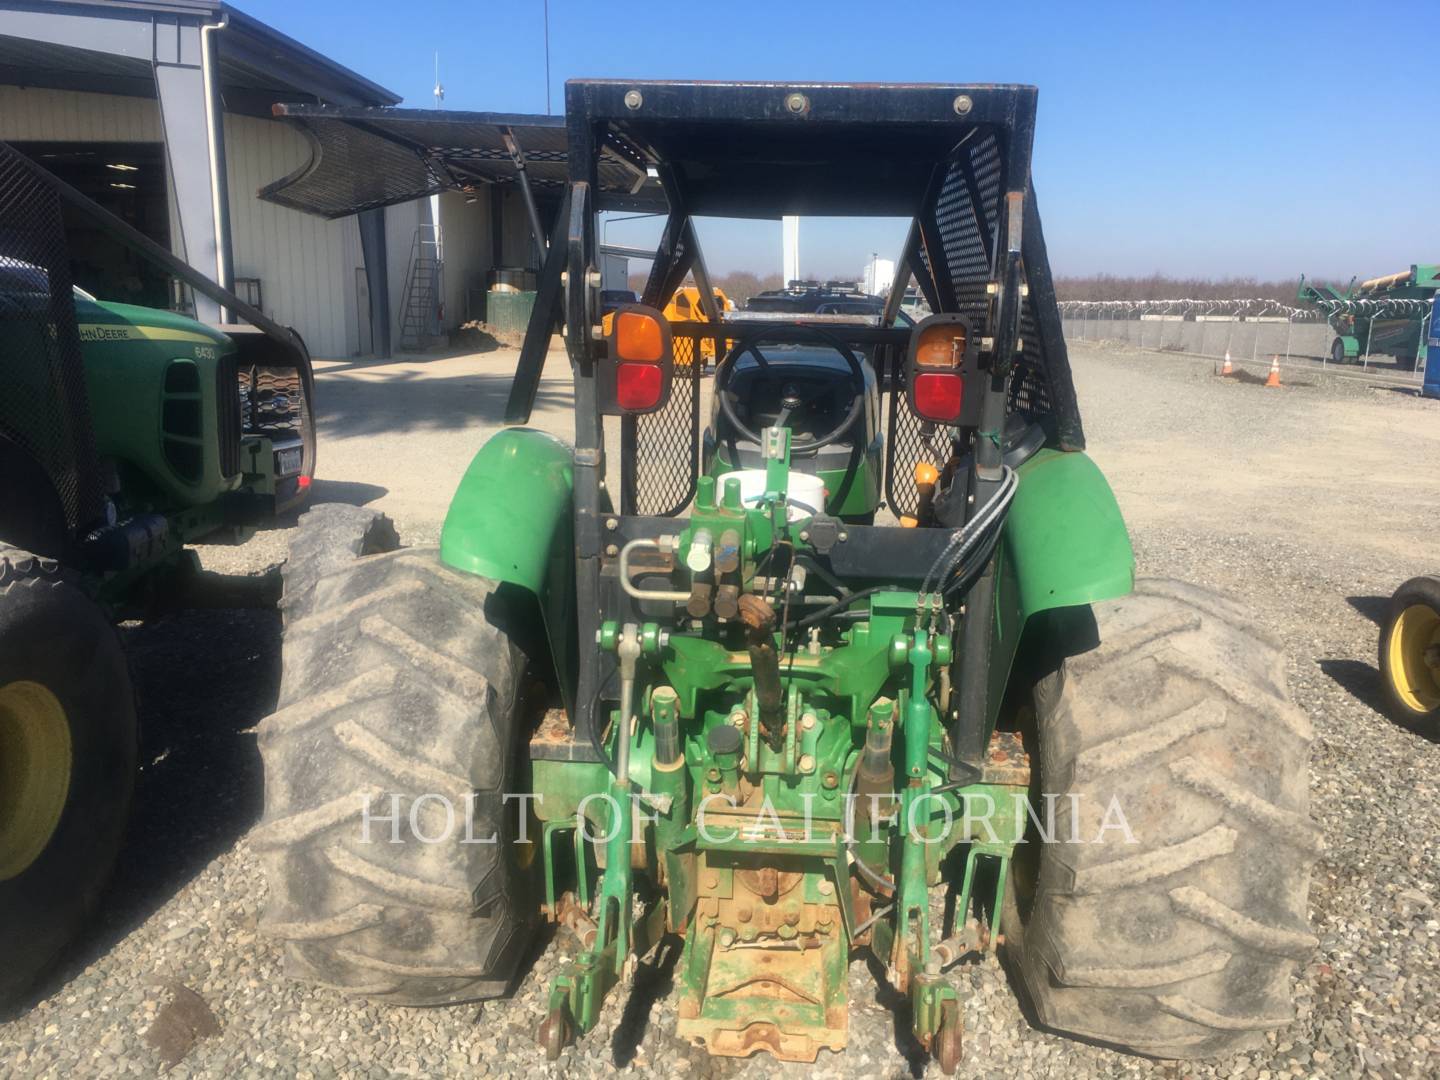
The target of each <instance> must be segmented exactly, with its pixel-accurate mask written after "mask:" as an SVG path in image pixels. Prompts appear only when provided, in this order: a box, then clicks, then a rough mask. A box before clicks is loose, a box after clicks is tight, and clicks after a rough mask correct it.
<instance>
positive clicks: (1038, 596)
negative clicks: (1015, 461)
mask: <svg viewBox="0 0 1440 1080" xmlns="http://www.w3.org/2000/svg"><path fill="white" fill-rule="evenodd" d="M1019 476H1020V486H1019V488H1018V489H1017V490H1016V492H1015V501H1014V502H1013V503H1011V504H1010V515H1009V518H1008V519H1007V520H1006V523H1005V554H1006V557H1007V561H1008V562H1009V564H1010V566H1011V567H1012V568H1013V571H1014V575H1015V589H1016V598H1015V599H1016V603H1017V606H1018V612H1019V615H1020V618H1021V620H1022V622H1023V621H1024V620H1026V619H1028V618H1030V616H1032V615H1034V614H1036V613H1037V612H1041V611H1048V610H1050V609H1051V608H1062V607H1074V606H1076V605H1079V604H1093V603H1096V602H1097V601H1100V600H1111V599H1114V598H1115V597H1117V596H1124V595H1125V594H1126V593H1128V592H1129V591H1130V589H1131V588H1132V587H1133V586H1134V584H1135V553H1134V552H1133V551H1132V550H1131V548H1130V534H1129V533H1128V532H1127V531H1126V529H1125V519H1124V518H1123V517H1122V516H1121V514H1120V506H1119V504H1117V503H1116V502H1115V493H1114V492H1112V491H1111V490H1110V484H1109V483H1108V482H1107V481H1106V479H1105V475H1104V473H1102V472H1101V471H1100V469H1099V468H1098V467H1097V466H1096V464H1095V462H1093V461H1091V460H1090V458H1089V457H1088V456H1086V455H1085V454H1080V453H1063V452H1061V451H1059V450H1041V451H1040V452H1039V453H1037V454H1036V455H1035V456H1034V457H1032V458H1031V459H1030V460H1029V461H1027V462H1025V464H1023V465H1021V466H1020V469H1019Z"/></svg>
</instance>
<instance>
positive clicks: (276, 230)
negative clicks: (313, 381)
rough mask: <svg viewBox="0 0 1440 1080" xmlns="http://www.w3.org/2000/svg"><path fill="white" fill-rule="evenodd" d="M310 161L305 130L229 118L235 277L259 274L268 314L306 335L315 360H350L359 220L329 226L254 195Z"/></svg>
mask: <svg viewBox="0 0 1440 1080" xmlns="http://www.w3.org/2000/svg"><path fill="white" fill-rule="evenodd" d="M309 160H310V150H309V147H307V146H306V145H305V140H304V138H303V136H301V135H300V134H299V133H298V132H296V131H294V130H293V129H291V128H289V127H287V126H285V125H284V124H280V123H277V122H275V121H273V120H258V119H255V118H254V117H249V116H235V115H233V114H232V115H228V116H226V117H225V165H226V172H227V173H228V175H229V181H230V237H231V243H232V244H233V246H234V260H235V276H236V277H237V278H239V277H256V278H259V279H260V287H261V292H262V295H263V300H264V309H265V313H266V314H267V315H269V316H270V317H271V318H272V319H274V320H275V321H276V322H279V323H281V324H283V325H285V326H293V327H295V329H297V330H299V331H300V335H301V336H302V337H303V338H304V339H305V343H306V344H307V345H308V346H309V347H310V351H311V353H312V354H314V355H315V356H349V355H351V354H352V353H353V352H355V350H356V349H357V348H358V346H359V324H358V322H357V321H356V309H355V271H354V266H352V265H350V261H349V258H347V254H346V248H347V245H346V236H347V234H351V233H353V234H354V235H355V245H354V246H355V247H357V248H358V246H359V229H358V226H357V225H356V223H355V221H354V219H353V218H342V219H341V220H339V221H325V220H324V219H322V218H318V217H315V216H314V215H311V214H302V213H299V212H297V211H295V210H290V209H287V208H286V207H283V206H276V205H275V204H274V203H269V202H262V201H261V200H260V199H257V198H256V197H255V192H257V191H258V190H259V189H260V188H262V187H264V186H265V185H266V184H268V183H270V182H271V181H272V180H277V179H279V178H280V177H282V176H285V175H286V174H288V173H291V172H294V171H295V170H296V169H298V168H300V167H301V166H302V165H304V164H305V163H306V162H308V161H309Z"/></svg>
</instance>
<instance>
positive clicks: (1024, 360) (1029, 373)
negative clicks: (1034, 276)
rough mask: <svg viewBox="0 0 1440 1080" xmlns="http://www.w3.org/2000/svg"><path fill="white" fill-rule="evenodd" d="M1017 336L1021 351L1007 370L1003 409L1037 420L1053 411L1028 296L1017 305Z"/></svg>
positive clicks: (1046, 375) (1048, 382) (1032, 310)
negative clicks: (1008, 373) (1022, 346)
mask: <svg viewBox="0 0 1440 1080" xmlns="http://www.w3.org/2000/svg"><path fill="white" fill-rule="evenodd" d="M1020 337H1021V340H1022V341H1024V343H1025V349H1024V352H1023V353H1022V354H1021V355H1020V356H1019V357H1018V358H1017V359H1016V361H1015V366H1014V368H1013V369H1011V372H1010V386H1009V389H1008V397H1007V401H1006V408H1007V411H1008V412H1012V413H1019V414H1020V415H1021V416H1023V417H1025V419H1026V420H1032V421H1033V420H1038V419H1040V418H1041V417H1042V416H1049V415H1050V414H1051V413H1053V412H1054V411H1055V404H1054V402H1053V401H1052V399H1051V396H1050V375H1049V372H1048V370H1047V369H1046V367H1045V358H1044V355H1043V353H1042V352H1041V349H1040V327H1039V325H1038V324H1037V323H1036V321H1035V311H1034V307H1033V306H1032V304H1031V303H1030V298H1029V297H1028V296H1027V297H1026V298H1025V300H1024V302H1023V303H1022V305H1021V307H1020Z"/></svg>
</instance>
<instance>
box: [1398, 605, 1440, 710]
mask: <svg viewBox="0 0 1440 1080" xmlns="http://www.w3.org/2000/svg"><path fill="white" fill-rule="evenodd" d="M1427 654H1428V655H1429V656H1430V657H1434V656H1436V655H1437V654H1440V612H1436V611H1435V610H1434V609H1433V608H1431V607H1429V606H1428V605H1426V604H1411V605H1410V606H1409V607H1407V608H1406V609H1405V610H1404V611H1402V612H1400V616H1399V618H1397V619H1396V620H1395V625H1394V626H1393V627H1391V629H1390V638H1389V641H1388V642H1387V643H1386V649H1385V666H1386V668H1387V669H1388V670H1387V672H1386V674H1387V675H1388V676H1389V678H1390V685H1391V686H1393V687H1394V688H1395V694H1396V696H1397V697H1399V699H1400V702H1401V704H1403V705H1404V706H1405V707H1406V708H1407V709H1409V710H1410V711H1411V712H1415V713H1430V712H1434V711H1435V710H1436V709H1437V708H1440V678H1437V675H1440V672H1437V670H1436V668H1435V667H1433V666H1432V665H1431V664H1430V662H1429V660H1428V659H1427Z"/></svg>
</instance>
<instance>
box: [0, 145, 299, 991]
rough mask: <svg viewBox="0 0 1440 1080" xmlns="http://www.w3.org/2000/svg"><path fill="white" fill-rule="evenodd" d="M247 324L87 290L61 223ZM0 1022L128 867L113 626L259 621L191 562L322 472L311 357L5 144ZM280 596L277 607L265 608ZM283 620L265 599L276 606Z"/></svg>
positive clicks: (122, 686)
mask: <svg viewBox="0 0 1440 1080" xmlns="http://www.w3.org/2000/svg"><path fill="white" fill-rule="evenodd" d="M63 204H68V205H69V206H70V207H71V209H72V210H73V211H74V212H77V213H83V214H87V215H89V216H90V217H91V219H92V220H93V221H94V223H95V224H96V225H98V226H99V227H101V228H103V229H105V230H106V231H107V232H109V233H110V234H111V235H112V236H114V237H115V238H116V239H117V240H119V241H120V242H122V243H125V244H128V245H130V246H131V247H132V248H133V249H134V250H135V251H136V252H137V253H138V254H139V255H140V256H141V257H143V258H147V259H150V260H151V261H153V262H156V263H159V264H160V265H161V268H162V269H163V270H165V271H166V272H168V273H171V274H173V275H175V276H176V277H178V278H180V279H181V280H183V281H185V282H187V283H188V284H190V285H191V286H192V288H194V289H196V290H197V291H199V292H202V293H205V294H207V295H210V296H211V297H212V298H214V299H215V300H217V301H218V302H219V303H221V304H223V305H225V306H226V307H228V308H230V309H231V311H233V312H234V314H235V316H236V317H243V318H245V319H247V320H249V322H250V324H251V325H237V326H227V327H225V328H224V329H223V330H221V329H216V328H215V327H212V326H208V325H205V324H202V323H199V322H196V321H195V320H193V319H189V318H186V317H184V316H181V315H177V314H174V313H172V312H168V311H154V310H149V309H146V308H137V307H131V306H128V305H123V304H110V303H105V302H103V301H100V300H96V299H95V298H94V297H92V296H90V295H88V294H87V293H84V292H82V291H81V290H79V289H76V288H74V287H73V286H72V283H71V277H70V259H69V257H68V253H67V249H66V244H65V232H64V225H63V220H62V214H61V208H62V205H63ZM0 360H3V364H0V371H3V386H0V956H3V957H4V959H5V962H4V964H3V965H0V1003H8V1002H11V1001H13V1000H14V999H15V998H16V997H17V996H18V995H19V994H20V993H22V992H23V991H24V990H25V989H26V988H27V987H28V986H29V985H30V984H32V983H33V982H34V980H35V978H36V977H37V975H39V974H40V973H41V972H42V971H43V969H44V968H45V966H46V965H47V964H48V963H49V961H50V960H51V959H52V958H53V957H54V956H55V955H56V953H57V952H58V951H59V950H60V948H61V947H62V946H63V945H64V944H65V943H66V942H67V941H68V940H69V939H70V938H71V937H72V936H73V935H74V933H75V932H76V930H77V929H78V928H79V926H80V924H81V922H82V920H83V918H84V916H85V914H86V913H87V912H88V911H89V910H90V909H91V908H92V907H93V906H94V904H95V903H96V900H97V897H98V895H99V891H100V888H101V886H102V885H103V883H104V881H105V879H106V877H107V876H108V874H109V870H110V868H111V866H112V864H113V863H114V861H115V858H116V855H117V853H118V851H119V849H120V843H121V837H122V833H123V831H124V827H125V821H126V810H127V807H128V805H129V801H130V793H131V789H132V786H133V782H134V773H135V765H136V740H137V728H136V715H135V701H134V694H133V691H132V689H131V685H130V677H129V672H128V669H127V667H126V662H125V656H124V654H123V652H122V651H121V648H120V641H119V638H118V636H117V635H116V633H115V630H114V626H113V623H114V622H115V621H117V620H119V619H130V618H137V617H143V616H144V615H146V614H149V613H151V612H153V611H155V610H157V609H164V608H166V607H173V606H176V605H184V604H194V603H214V602H216V601H219V600H221V598H222V597H223V598H224V599H223V601H221V602H223V603H225V604H226V605H238V604H240V603H245V602H250V601H253V602H264V596H263V589H262V590H260V595H258V596H257V595H253V594H254V592H255V590H249V589H246V590H237V589H235V588H230V587H227V585H228V583H227V582H225V581H223V580H217V579H215V578H214V577H212V576H209V575H206V574H204V573H202V572H200V571H199V570H198V564H197V563H196V562H195V560H194V555H193V553H192V552H188V551H187V550H186V545H187V544H189V543H191V542H193V541H195V540H198V539H200V538H202V537H206V538H209V539H212V540H214V539H217V538H223V537H229V538H232V539H240V538H243V536H244V535H245V534H246V532H247V531H248V530H250V529H252V528H253V526H254V525H255V524H256V523H257V522H259V521H261V520H264V519H266V518H269V517H272V516H273V515H274V514H275V513H277V512H279V511H282V510H285V509H287V508H289V507H291V506H295V505H297V504H298V503H299V502H300V501H301V500H303V499H304V497H305V494H306V489H307V487H308V485H309V480H310V477H311V475H312V474H313V470H314V457H315V454H314V437H313V429H312V426H311V424H310V414H309V404H308V403H309V400H310V394H309V388H310V380H311V375H310V359H309V356H308V355H307V354H306V352H305V347H304V344H303V343H302V342H301V341H300V339H299V338H298V337H297V336H296V335H295V334H293V333H292V332H289V331H285V330H282V329H281V328H279V327H277V326H275V325H274V324H273V323H271V322H270V321H269V320H268V319H266V318H265V317H264V316H263V315H261V314H260V312H258V311H255V310H254V309H253V308H250V307H249V306H248V305H246V304H244V303H243V302H242V301H240V300H239V298H238V297H235V296H233V295H231V294H230V293H228V292H226V291H225V290H223V289H219V288H217V287H216V286H214V285H213V284H211V283H210V282H209V281H208V280H207V279H205V278H204V277H203V276H201V275H199V274H197V273H195V271H193V270H192V269H190V268H189V267H188V266H186V265H185V264H184V263H182V262H180V261H179V260H177V259H175V258H174V256H172V255H170V253H169V252H167V251H164V250H163V249H160V248H158V247H156V245H154V244H153V243H152V242H151V241H149V240H148V239H147V238H145V237H144V236H142V235H140V234H138V233H136V232H135V231H134V230H133V229H130V228H129V227H128V226H127V225H126V224H125V223H124V222H122V221H120V220H118V219H116V218H114V217H113V216H112V215H110V214H108V213H107V212H106V211H105V210H103V209H102V208H100V207H98V206H96V205H95V204H94V203H92V202H90V200H88V199H86V198H85V197H84V196H83V195H81V194H79V193H78V192H76V191H74V189H72V188H70V187H69V186H68V185H66V184H64V183H63V182H61V181H59V180H58V179H56V178H55V177H53V176H51V175H50V174H48V173H47V172H45V171H44V170H43V169H40V168H39V167H37V166H36V165H34V164H33V163H32V162H30V161H29V160H28V159H26V158H24V157H22V156H21V155H20V154H18V153H17V152H16V151H14V150H12V149H11V148H10V147H8V146H6V145H5V144H3V143H0ZM272 592H273V590H272ZM268 602H269V603H270V604H273V603H274V596H273V595H272V596H271V597H270V598H269V601H268Z"/></svg>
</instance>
